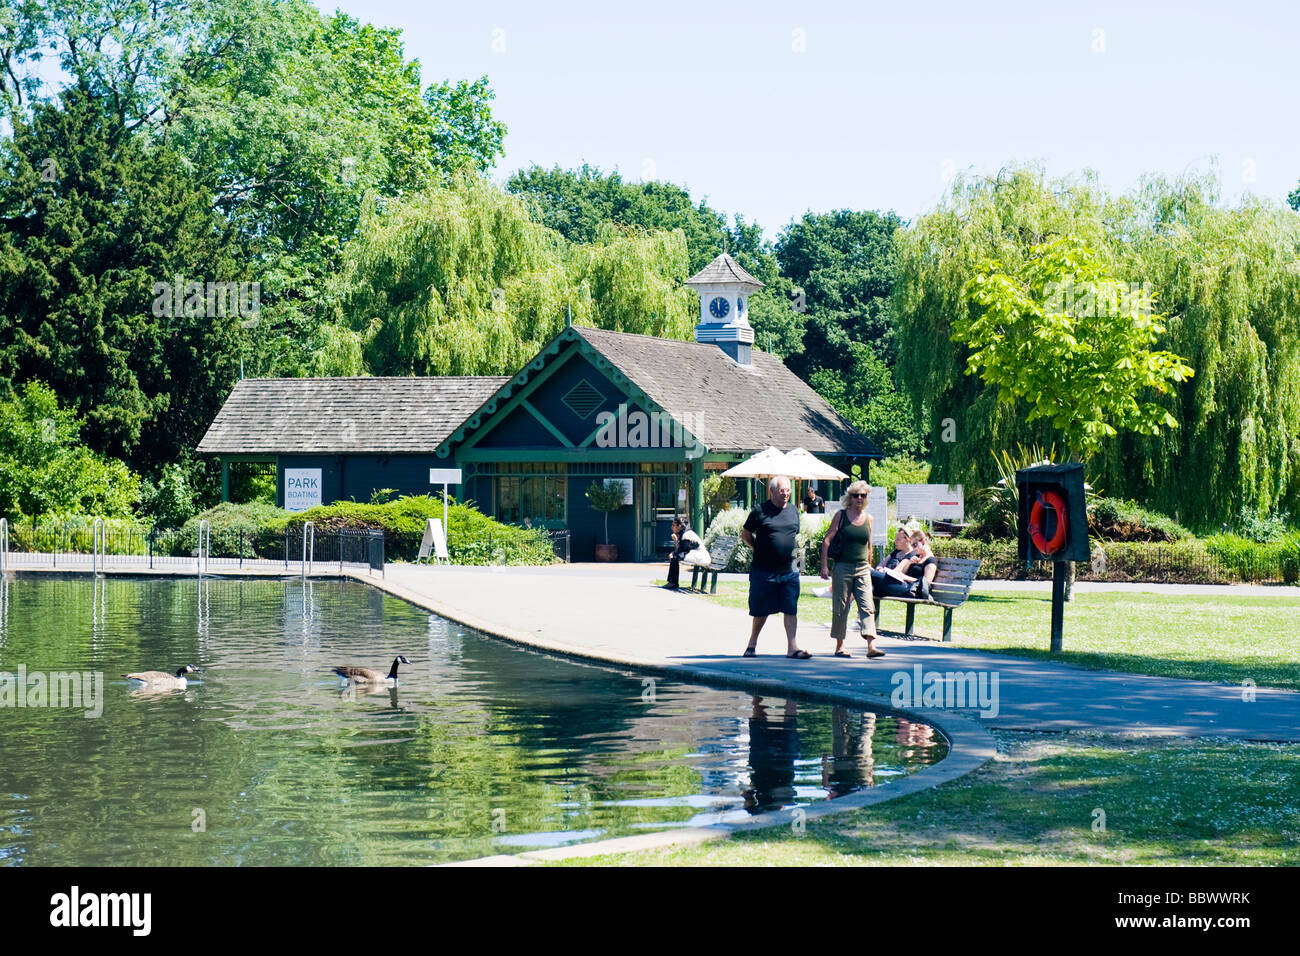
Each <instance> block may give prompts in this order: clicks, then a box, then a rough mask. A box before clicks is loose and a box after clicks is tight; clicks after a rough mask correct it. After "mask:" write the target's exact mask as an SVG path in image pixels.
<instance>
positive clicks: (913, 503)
mask: <svg viewBox="0 0 1300 956" xmlns="http://www.w3.org/2000/svg"><path fill="white" fill-rule="evenodd" d="M895 500H896V502H897V505H898V510H897V514H898V520H899V521H906V520H907V518H908V516H909V515H910V516H911V517H913V518H924V519H925V520H926V521H953V522H957V523H958V524H960V523H961V522H962V521H964V520H965V516H966V499H965V497H964V496H963V494H962V486H961V485H899V486H898V490H897V496H896V498H895Z"/></svg>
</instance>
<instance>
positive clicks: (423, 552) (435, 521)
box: [415, 518, 451, 564]
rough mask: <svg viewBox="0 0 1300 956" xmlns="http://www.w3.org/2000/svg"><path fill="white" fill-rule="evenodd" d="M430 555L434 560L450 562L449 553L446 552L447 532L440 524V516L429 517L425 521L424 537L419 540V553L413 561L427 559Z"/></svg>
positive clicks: (417, 561)
mask: <svg viewBox="0 0 1300 956" xmlns="http://www.w3.org/2000/svg"><path fill="white" fill-rule="evenodd" d="M431 555H432V556H433V558H434V559H435V560H438V561H446V562H447V563H448V564H450V563H451V555H450V554H448V553H447V532H446V530H445V529H444V528H443V526H442V519H441V518H430V519H429V520H428V521H426V522H425V524H424V537H423V538H422V539H421V540H420V553H419V555H417V556H416V559H415V561H416V563H417V564H418V563H419V562H421V561H428V560H429V558H430V556H431Z"/></svg>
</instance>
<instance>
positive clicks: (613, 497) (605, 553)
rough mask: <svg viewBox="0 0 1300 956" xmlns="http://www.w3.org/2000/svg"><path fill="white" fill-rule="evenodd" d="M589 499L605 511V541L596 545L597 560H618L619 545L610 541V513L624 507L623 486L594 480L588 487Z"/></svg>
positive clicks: (598, 509)
mask: <svg viewBox="0 0 1300 956" xmlns="http://www.w3.org/2000/svg"><path fill="white" fill-rule="evenodd" d="M587 501H588V502H589V503H590V504H591V507H592V508H594V509H595V510H597V511H603V512H604V513H605V543H604V544H598V545H596V560H597V561H617V560H618V545H616V544H610V543H609V513H610V512H611V511H617V510H618V509H619V508H621V507H623V486H622V485H621V484H606V483H604V482H603V481H593V482H592V483H591V485H590V486H589V487H588V488H587Z"/></svg>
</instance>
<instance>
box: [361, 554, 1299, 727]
mask: <svg viewBox="0 0 1300 956" xmlns="http://www.w3.org/2000/svg"><path fill="white" fill-rule="evenodd" d="M645 570H646V569H645V568H644V567H643V568H641V571H640V573H638V574H633V573H630V572H628V571H623V570H617V571H611V570H609V569H608V568H600V567H596V566H582V565H570V566H563V567H558V568H546V569H536V568H495V569H490V568H461V567H454V568H449V567H429V566H427V565H422V566H412V565H389V566H388V567H387V572H386V578H385V582H384V584H383V585H382V586H384V587H386V588H387V589H388V590H392V591H393V592H394V593H397V594H399V595H401V596H403V597H406V598H408V599H410V600H413V601H415V602H416V603H419V604H421V605H422V606H425V607H428V608H429V609H430V610H433V611H435V612H437V613H439V614H442V615H443V616H445V617H450V618H452V619H454V620H457V621H460V622H462V623H464V624H467V625H469V626H472V627H475V628H478V629H480V630H483V631H486V632H488V633H492V634H496V635H499V636H502V637H505V638H508V639H511V640H517V641H523V642H526V643H528V644H531V645H534V646H537V647H540V648H543V649H549V650H554V651H560V652H564V653H568V654H574V655H577V656H581V657H586V658H593V659H596V660H601V661H608V662H613V663H618V664H625V665H629V666H633V667H643V668H649V669H653V670H660V671H670V672H672V671H676V672H679V673H682V674H683V675H690V676H695V677H698V678H703V679H706V680H710V681H713V682H715V683H724V684H736V683H743V684H746V685H755V686H759V685H762V686H766V687H767V688H769V689H771V690H777V689H778V688H782V687H784V688H785V689H799V690H804V691H813V692H816V693H822V694H829V695H832V696H840V697H843V698H846V699H863V698H869V699H872V700H875V701H878V702H880V703H883V704H886V705H887V704H888V703H889V700H890V697H891V694H892V693H893V692H894V691H895V689H896V688H898V689H900V690H901V686H900V685H901V681H902V678H895V676H894V675H896V674H907V675H908V678H907V680H908V682H909V683H912V682H915V681H916V679H917V676H918V671H917V668H918V667H919V668H920V672H919V676H920V685H919V686H921V687H924V686H925V685H926V684H927V683H929V681H927V679H926V676H925V675H927V674H931V673H945V674H946V673H948V672H967V673H968V672H971V671H974V672H976V674H977V675H978V674H980V673H981V672H982V673H983V674H984V675H985V677H984V679H985V681H986V682H987V683H986V685H985V686H986V688H987V689H990V690H991V687H992V680H993V677H994V676H995V675H996V677H997V689H998V692H997V698H996V713H993V710H994V708H993V707H992V706H986V707H983V708H980V707H970V706H967V707H965V708H955V709H956V710H957V711H958V712H959V713H960V714H962V715H963V716H967V717H978V718H979V720H978V723H979V724H980V725H981V726H984V727H991V728H997V729H1006V730H1036V731H1064V730H1093V731H1101V732H1105V733H1115V734H1139V735H1142V736H1190V737H1201V736H1222V737H1235V738H1240V739H1245V740H1284V741H1300V694H1297V693H1295V692H1291V691H1282V690H1270V689H1264V688H1260V689H1258V690H1256V691H1255V692H1254V693H1255V699H1254V700H1253V701H1247V700H1243V691H1242V688H1241V687H1240V686H1238V685H1224V684H1212V683H1206V682H1202V681H1187V680H1176V679H1173V678H1162V677H1144V676H1137V675H1132V674H1115V673H1110V672H1106V671H1093V670H1084V669H1082V668H1078V667H1073V666H1071V665H1068V664H1058V663H1055V662H1048V661H1033V660H1021V659H1017V658H1014V657H1009V656H1007V655H1004V654H991V653H987V652H984V651H978V650H972V649H966V648H957V647H952V646H951V645H943V644H938V643H930V642H920V641H903V640H897V639H891V638H887V637H882V638H881V639H880V647H881V648H882V649H883V650H885V651H886V652H887V656H886V657H884V658H881V659H878V660H874V661H868V660H866V658H865V657H862V656H855V657H854V658H853V659H851V660H843V659H838V658H835V657H832V656H830V651H831V649H832V648H833V644H832V643H831V641H830V636H829V633H828V631H827V629H826V628H825V627H823V626H822V625H821V624H820V623H814V622H813V621H812V620H810V622H809V623H806V624H803V623H801V625H800V628H799V638H798V639H799V643H800V646H801V647H804V648H806V649H807V650H809V651H811V652H813V654H814V655H815V656H814V658H813V659H812V660H809V661H792V660H787V659H786V658H785V657H784V653H785V650H784V649H785V640H784V636H783V633H782V631H781V629H780V627H779V621H778V620H769V622H768V624H767V629H766V630H765V631H764V632H763V634H762V636H761V637H760V638H759V656H758V657H756V658H743V657H740V656H739V654H740V652H741V651H742V650H743V649H744V647H745V643H746V641H747V638H748V636H749V618H748V616H747V615H746V613H745V612H744V611H743V610H739V609H736V608H726V607H720V606H718V605H716V604H713V603H711V602H710V601H708V600H706V599H704V598H702V597H700V596H699V595H694V594H687V593H681V592H677V593H673V592H670V591H665V590H663V589H661V588H656V587H653V586H651V585H650V584H649V583H648V581H647V576H646V574H645ZM362 576H363V577H364V575H362ZM370 580H371V583H376V584H377V583H378V582H377V581H375V580H374V579H370ZM1130 587H1132V588H1134V589H1141V590H1146V589H1148V588H1150V587H1154V586H1152V585H1133V586H1130ZM1234 593H1237V592H1234ZM818 610H819V611H820V610H822V609H821V608H819V609H818ZM828 616H829V615H828V614H825V613H822V614H817V615H815V621H816V622H820V621H821V620H822V619H824V618H826V617H828ZM1044 641H1046V636H1044ZM846 647H847V648H849V649H850V650H851V651H860V650H861V649H862V648H864V647H865V644H863V642H862V641H861V640H860V639H859V638H858V637H857V636H856V635H854V634H853V632H852V631H850V637H849V642H848V643H846ZM952 702H953V701H952V700H951V699H950V700H949V701H948V703H950V704H951V703H952ZM984 702H988V703H991V701H989V700H988V699H987V698H986V699H985V701H984ZM900 703H904V704H907V703H910V706H907V707H906V709H908V710H910V711H913V712H915V713H918V714H920V715H922V716H926V715H927V713H930V714H933V715H934V716H935V717H936V718H937V717H938V716H939V714H952V713H953V710H954V708H949V709H945V710H934V709H932V708H927V707H924V706H916V704H917V703H924V701H920V702H917V701H911V702H909V701H900ZM967 703H969V701H968V702H967Z"/></svg>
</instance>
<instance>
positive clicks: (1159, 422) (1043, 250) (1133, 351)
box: [952, 236, 1193, 460]
mask: <svg viewBox="0 0 1300 956" xmlns="http://www.w3.org/2000/svg"><path fill="white" fill-rule="evenodd" d="M962 298H963V300H964V301H965V302H966V303H968V304H969V305H971V306H972V307H973V308H972V309H971V313H972V314H968V315H962V316H960V317H959V318H957V319H956V320H955V321H954V322H953V326H952V337H953V340H954V341H956V342H962V343H965V344H966V345H967V346H968V347H969V348H970V350H971V352H970V356H969V357H968V358H967V360H966V374H968V375H970V374H975V373H978V374H979V375H980V377H981V378H982V379H983V380H984V382H985V384H987V385H991V386H995V387H996V388H997V389H998V397H999V399H1000V400H1001V401H1003V402H1006V403H1007V404H1014V403H1015V400H1016V399H1022V400H1023V401H1024V402H1026V403H1027V405H1028V414H1027V416H1026V420H1027V421H1034V420H1035V419H1038V418H1045V419H1047V420H1049V421H1050V422H1051V423H1052V427H1053V428H1055V429H1057V430H1059V431H1060V432H1061V433H1062V434H1063V435H1064V436H1065V441H1066V444H1067V445H1068V447H1069V448H1070V451H1071V453H1072V454H1074V455H1076V456H1077V457H1078V458H1079V459H1081V460H1087V459H1089V458H1091V457H1092V456H1093V455H1095V454H1096V453H1097V452H1098V451H1099V450H1100V449H1101V444H1102V442H1103V441H1104V440H1105V439H1107V438H1111V437H1113V436H1115V435H1116V434H1118V431H1119V429H1123V430H1126V431H1135V432H1140V433H1142V434H1147V435H1156V434H1159V431H1160V428H1161V426H1165V427H1169V428H1177V427H1178V420H1177V419H1176V418H1174V416H1173V415H1171V414H1170V413H1169V411H1168V410H1167V409H1166V408H1164V407H1162V406H1161V405H1158V404H1156V403H1155V402H1151V401H1144V400H1143V399H1144V397H1145V396H1146V395H1147V394H1149V393H1151V392H1155V393H1158V394H1161V395H1163V394H1166V393H1167V392H1169V390H1170V386H1171V385H1172V383H1175V382H1182V381H1185V380H1187V379H1189V378H1191V376H1192V374H1193V372H1192V369H1191V368H1190V367H1188V366H1187V365H1184V364H1183V362H1182V360H1181V359H1180V358H1179V357H1178V356H1177V355H1174V354H1173V353H1172V352H1167V351H1158V350H1154V349H1153V348H1152V346H1153V345H1154V343H1155V342H1156V340H1157V339H1158V338H1159V337H1160V336H1161V335H1162V334H1163V333H1164V331H1165V326H1164V324H1163V323H1162V321H1161V317H1160V316H1158V315H1155V314H1153V313H1152V312H1151V311H1150V302H1148V301H1145V300H1144V299H1143V298H1142V297H1141V296H1140V295H1138V296H1134V295H1132V294H1131V292H1130V290H1129V289H1128V288H1127V287H1126V286H1125V285H1123V284H1122V283H1120V282H1118V281H1117V280H1116V279H1114V278H1113V277H1112V276H1111V274H1110V272H1109V270H1108V269H1107V268H1106V267H1105V265H1104V264H1103V263H1102V261H1101V259H1100V257H1099V256H1098V255H1097V254H1096V253H1094V252H1093V251H1092V250H1090V249H1089V248H1088V247H1087V246H1086V245H1084V244H1083V243H1082V242H1080V241H1079V240H1078V239H1077V238H1075V237H1073V236H1067V237H1064V238H1062V239H1057V240H1055V241H1053V242H1051V243H1045V244H1040V245H1037V246H1034V247H1033V248H1032V249H1031V250H1030V253H1029V258H1028V259H1027V260H1026V261H1025V262H1024V263H1022V264H1021V265H1020V267H1019V268H1018V269H1016V270H1015V272H1014V273H1009V272H1008V271H1007V270H1006V269H1005V268H1004V267H1003V265H1002V264H1001V263H1000V262H996V261H989V262H986V263H984V264H983V265H982V266H981V267H980V269H979V270H978V271H977V272H976V273H975V275H974V276H972V277H971V279H970V280H968V281H967V283H966V285H965V287H964V289H963V292H962Z"/></svg>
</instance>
